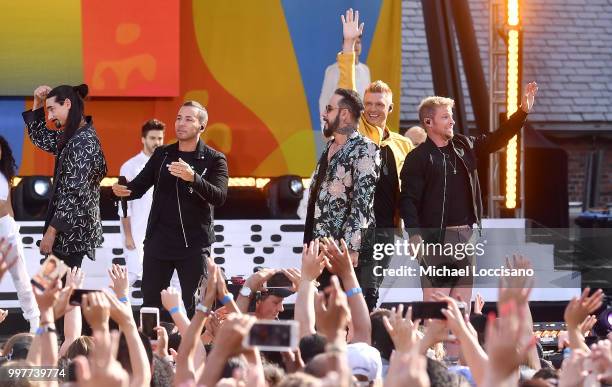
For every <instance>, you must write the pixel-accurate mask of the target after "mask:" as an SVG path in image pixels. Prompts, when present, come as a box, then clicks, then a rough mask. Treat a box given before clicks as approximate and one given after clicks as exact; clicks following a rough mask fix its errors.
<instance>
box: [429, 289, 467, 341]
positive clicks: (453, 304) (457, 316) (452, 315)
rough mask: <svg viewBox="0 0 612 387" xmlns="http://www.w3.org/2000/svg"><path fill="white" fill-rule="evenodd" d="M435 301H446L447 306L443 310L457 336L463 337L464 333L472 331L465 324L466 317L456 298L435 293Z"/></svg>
mask: <svg viewBox="0 0 612 387" xmlns="http://www.w3.org/2000/svg"><path fill="white" fill-rule="evenodd" d="M433 299H434V301H443V302H446V305H447V307H446V308H445V309H442V310H441V312H442V314H443V315H444V317H446V326H447V327H448V328H449V329H450V330H451V332H453V334H454V335H455V336H456V337H461V336H462V334H464V333H468V334H469V333H470V332H469V329H468V327H467V325H466V324H465V317H464V316H463V315H462V314H461V309H459V305H457V301H455V299H453V298H451V297H448V296H445V295H444V294H442V293H434V295H433Z"/></svg>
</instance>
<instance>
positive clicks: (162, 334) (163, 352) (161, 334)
mask: <svg viewBox="0 0 612 387" xmlns="http://www.w3.org/2000/svg"><path fill="white" fill-rule="evenodd" d="M155 332H157V344H156V347H155V353H156V354H157V355H158V356H159V357H161V358H162V359H165V358H167V357H168V356H170V354H169V353H168V332H167V331H166V328H164V327H155Z"/></svg>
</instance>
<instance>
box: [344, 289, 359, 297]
mask: <svg viewBox="0 0 612 387" xmlns="http://www.w3.org/2000/svg"><path fill="white" fill-rule="evenodd" d="M361 292H362V290H361V288H352V289H349V290H347V291H346V292H345V293H346V296H347V297H353V296H354V295H355V294H359V293H361Z"/></svg>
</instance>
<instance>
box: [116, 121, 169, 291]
mask: <svg viewBox="0 0 612 387" xmlns="http://www.w3.org/2000/svg"><path fill="white" fill-rule="evenodd" d="M165 128H166V124H164V123H163V122H161V121H159V120H157V119H155V118H153V119H151V120H149V121H147V122H145V123H144V125H143V126H142V132H141V135H142V145H143V147H142V151H141V152H140V153H138V154H137V155H136V156H134V157H132V158H131V159H129V160H128V161H126V162H125V163H124V164H123V165H122V166H121V169H120V172H119V174H120V175H121V176H125V178H126V179H127V181H131V180H132V179H134V178H135V177H136V176H137V175H138V174H139V173H140V171H141V170H142V169H143V168H144V166H145V164H146V163H147V161H149V158H150V157H151V155H152V154H153V151H154V150H155V148H157V147H158V146H160V145H163V144H164V129H165ZM152 201H153V188H150V189H149V190H148V191H147V193H145V194H144V195H143V196H142V198H140V199H136V200H130V201H128V202H127V214H124V213H123V210H122V208H121V205H120V206H119V217H120V218H121V234H122V235H123V245H124V247H125V249H126V254H125V255H126V261H127V262H126V264H127V267H128V273H129V276H130V279H131V281H130V282H133V281H134V280H135V279H136V278H138V279H140V278H142V258H143V255H144V252H143V248H144V238H145V232H146V231H147V221H148V219H149V212H150V211H151V203H152Z"/></svg>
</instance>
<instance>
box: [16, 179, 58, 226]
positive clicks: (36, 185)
mask: <svg viewBox="0 0 612 387" xmlns="http://www.w3.org/2000/svg"><path fill="white" fill-rule="evenodd" d="M51 187H52V185H51V178H50V177H47V176H23V177H22V178H21V179H20V180H19V184H17V186H16V187H15V189H14V190H13V196H12V197H13V209H14V210H15V219H16V220H44V219H45V215H46V213H47V208H48V206H49V199H50V198H51Z"/></svg>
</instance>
